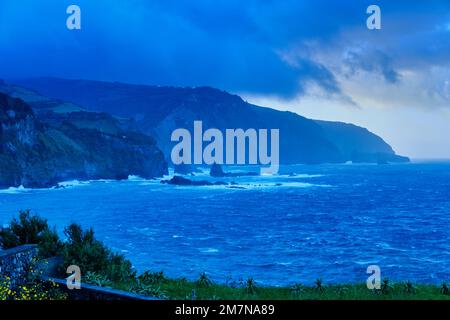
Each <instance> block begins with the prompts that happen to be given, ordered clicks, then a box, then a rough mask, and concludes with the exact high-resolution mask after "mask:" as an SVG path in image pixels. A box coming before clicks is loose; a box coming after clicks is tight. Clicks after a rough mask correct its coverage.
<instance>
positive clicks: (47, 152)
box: [0, 93, 167, 188]
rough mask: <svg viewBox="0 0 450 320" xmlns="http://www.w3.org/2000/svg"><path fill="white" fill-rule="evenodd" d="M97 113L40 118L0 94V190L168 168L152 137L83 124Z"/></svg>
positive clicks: (145, 173) (156, 172)
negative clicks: (47, 118) (46, 119)
mask: <svg viewBox="0 0 450 320" xmlns="http://www.w3.org/2000/svg"><path fill="white" fill-rule="evenodd" d="M88 115H89V116H88ZM95 116H96V115H95V114H90V113H86V112H80V111H78V112H75V113H70V116H68V114H66V115H58V114H54V117H53V119H50V118H49V121H43V120H42V119H41V118H40V117H38V116H36V114H35V113H34V112H33V110H32V108H31V107H30V106H29V105H28V104H27V103H25V102H24V101H23V100H21V99H17V98H13V97H11V96H8V95H6V94H3V93H0V168H2V170H1V171H0V188H6V187H11V186H20V185H23V186H24V187H49V186H53V185H55V184H56V183H57V182H60V181H65V180H72V179H82V180H89V179H126V178H127V177H128V175H131V174H134V175H140V176H142V177H147V178H151V177H159V176H162V175H163V174H165V173H166V172H167V163H166V162H165V161H164V156H163V154H162V153H161V151H160V150H159V149H158V148H157V147H156V145H155V141H154V140H152V139H151V138H150V137H147V136H145V135H143V134H140V133H136V132H127V131H122V130H121V129H120V128H118V127H117V128H116V130H115V132H106V131H101V130H99V129H96V128H95V127H94V126H92V127H89V126H87V125H86V123H89V122H90V121H92V119H91V118H92V117H95ZM100 116H101V115H100ZM69 117H70V118H71V119H72V120H71V121H67V118H69ZM101 117H102V116H101ZM103 117H104V116H103ZM85 118H86V119H85ZM76 121H79V122H80V123H83V124H84V125H83V126H80V125H77V124H76Z"/></svg>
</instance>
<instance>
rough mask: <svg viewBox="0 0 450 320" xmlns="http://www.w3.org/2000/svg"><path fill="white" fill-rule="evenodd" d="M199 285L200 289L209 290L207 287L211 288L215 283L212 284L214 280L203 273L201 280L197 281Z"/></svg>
mask: <svg viewBox="0 0 450 320" xmlns="http://www.w3.org/2000/svg"><path fill="white" fill-rule="evenodd" d="M197 285H198V286H199V287H204V288H207V287H211V286H212V285H213V282H212V280H211V279H210V278H209V277H208V275H207V274H206V273H205V272H203V273H202V274H201V275H200V278H198V280H197Z"/></svg>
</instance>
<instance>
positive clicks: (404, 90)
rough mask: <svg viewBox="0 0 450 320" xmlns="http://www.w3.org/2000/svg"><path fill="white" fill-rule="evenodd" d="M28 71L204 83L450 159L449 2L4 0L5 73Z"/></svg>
mask: <svg viewBox="0 0 450 320" xmlns="http://www.w3.org/2000/svg"><path fill="white" fill-rule="evenodd" d="M70 4H77V5H79V6H80V7H81V12H82V29H81V30H79V31H69V30H68V29H67V28H66V18H67V14H66V8H67V6H68V5H70ZM370 4H377V5H379V6H380V8H381V10H382V29H381V30H368V29H367V27H366V19H367V17H368V15H367V14H366V9H367V7H368V6H369V5H370ZM34 76H57V77H66V78H87V79H98V80H107V81H122V82H132V83H146V84H158V85H181V86H199V85H209V86H213V87H217V88H221V89H225V90H228V91H230V92H232V93H237V94H240V95H242V96H243V97H244V99H246V100H248V101H249V102H252V103H255V104H259V105H263V106H269V107H274V108H277V109H281V110H290V111H294V112H297V113H299V114H301V115H304V116H307V117H311V118H316V119H327V120H339V121H346V122H353V123H355V124H358V125H362V126H364V127H367V128H368V129H370V130H371V131H373V132H375V133H377V134H379V135H381V136H382V137H383V138H384V139H385V140H386V141H387V142H388V143H390V144H391V145H392V146H393V147H394V149H395V150H396V151H397V152H398V153H401V154H404V155H407V156H411V157H413V158H450V1H449V0H442V1H438V0H436V1H433V0H427V1H426V0H422V1H419V0H417V1H403V0H397V1H395V0H388V1H375V0H371V1H365V0H347V1H346V0H341V1H335V0H333V1H332V0H329V1H319V0H315V1H310V0H309V1H299V0H295V1H294V0H292V1H288V0H281V1H280V0H273V1H272V0H260V1H252V0H244V1H243V0H214V1H212V0H211V1H206V0H205V1H196V0H185V1H183V0H173V1H170V0H169V1H168V0H164V1H162V0H161V1H151V0H128V1H119V0H117V1H112V0H71V1H66V0H39V1H36V0H20V1H18V0H1V1H0V78H1V77H2V78H7V79H11V78H21V77H34Z"/></svg>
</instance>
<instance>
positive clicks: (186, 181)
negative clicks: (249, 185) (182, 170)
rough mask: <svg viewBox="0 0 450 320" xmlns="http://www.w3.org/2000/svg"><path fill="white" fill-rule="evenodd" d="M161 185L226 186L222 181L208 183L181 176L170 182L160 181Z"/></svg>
mask: <svg viewBox="0 0 450 320" xmlns="http://www.w3.org/2000/svg"><path fill="white" fill-rule="evenodd" d="M161 183H166V184H171V185H176V186H226V185H228V183H226V182H223V181H217V182H210V181H206V180H198V181H196V180H190V179H186V178H184V177H182V176H174V177H173V178H172V179H170V180H161Z"/></svg>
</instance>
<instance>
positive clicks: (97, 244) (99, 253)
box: [63, 224, 136, 281]
mask: <svg viewBox="0 0 450 320" xmlns="http://www.w3.org/2000/svg"><path fill="white" fill-rule="evenodd" d="M64 234H65V235H66V236H67V242H66V244H65V248H64V254H63V256H64V265H65V266H69V265H77V266H79V267H80V269H81V272H82V273H87V272H95V273H98V274H100V275H104V276H106V277H107V278H108V279H109V280H111V281H124V280H127V279H129V278H133V277H135V275H136V273H135V271H133V270H132V265H131V262H130V261H128V260H126V259H125V258H124V257H123V256H122V255H119V254H115V253H113V252H111V251H110V250H109V249H108V248H107V247H106V246H105V245H104V244H103V243H102V242H101V241H99V240H97V239H95V235H94V231H93V230H92V228H91V229H88V230H83V229H82V228H81V226H80V225H78V224H71V225H70V226H68V227H67V228H66V229H65V230H64Z"/></svg>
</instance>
